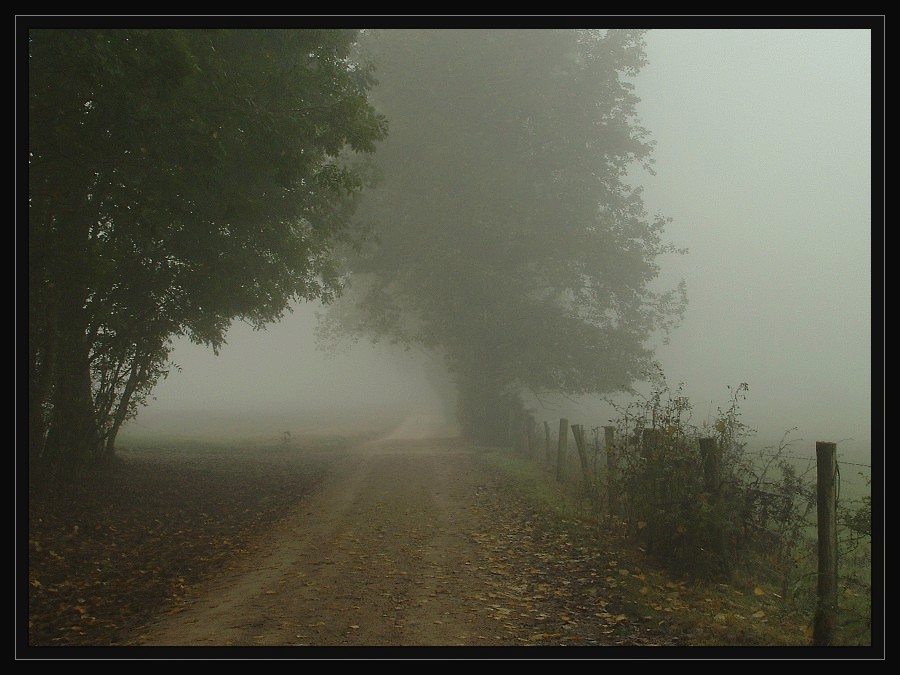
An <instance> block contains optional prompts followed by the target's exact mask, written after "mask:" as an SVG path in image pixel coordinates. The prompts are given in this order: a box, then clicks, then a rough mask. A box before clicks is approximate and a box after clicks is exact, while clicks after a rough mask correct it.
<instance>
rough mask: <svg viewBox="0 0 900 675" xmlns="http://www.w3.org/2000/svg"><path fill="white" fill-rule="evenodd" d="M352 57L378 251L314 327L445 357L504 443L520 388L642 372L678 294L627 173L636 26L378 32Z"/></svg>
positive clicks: (634, 135) (487, 429)
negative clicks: (358, 60)
mask: <svg viewBox="0 0 900 675" xmlns="http://www.w3.org/2000/svg"><path fill="white" fill-rule="evenodd" d="M362 44H363V46H364V49H365V50H367V53H368V54H370V55H371V58H372V59H373V60H374V61H375V63H376V64H377V67H378V73H379V86H378V87H377V88H376V89H374V90H373V92H372V100H373V101H375V102H376V105H377V106H378V107H379V109H380V110H381V111H382V112H383V113H384V114H385V115H386V116H387V117H388V118H389V119H390V121H391V136H390V138H388V139H387V140H386V141H385V142H384V143H383V144H381V145H380V146H379V149H378V152H377V160H378V163H379V167H380V170H381V171H382V173H383V181H382V182H381V183H380V184H379V189H378V190H377V191H373V192H372V193H370V194H368V195H367V196H366V197H365V198H364V200H363V202H362V203H361V204H360V207H359V209H358V211H357V215H358V216H359V217H360V218H364V219H366V221H367V222H371V223H372V224H373V228H374V230H375V232H376V234H377V237H378V239H379V242H380V245H379V246H377V247H374V248H367V250H366V251H365V252H364V254H363V255H360V256H357V257H356V258H355V259H354V260H353V262H352V264H351V267H352V270H353V272H354V277H353V278H354V286H355V289H354V294H355V297H356V301H357V302H356V304H355V305H353V306H349V305H346V304H345V303H341V304H342V305H343V306H341V305H339V306H337V307H335V308H334V311H333V312H332V313H331V316H330V317H329V318H328V321H327V322H326V325H325V326H324V328H323V331H324V332H325V333H331V334H334V333H338V334H343V335H354V336H357V337H359V336H369V337H373V338H375V339H381V338H387V339H391V340H395V341H399V342H402V343H406V344H421V345H424V346H426V347H429V348H433V349H435V350H436V351H437V352H438V353H442V354H443V355H444V356H445V359H446V364H447V367H448V369H449V371H450V373H451V374H452V376H453V377H454V379H455V381H456V384H457V389H458V398H459V411H458V416H459V421H460V423H461V428H462V431H463V433H464V435H466V436H468V437H471V438H475V439H480V440H485V441H492V442H494V441H498V440H500V439H501V438H502V437H503V434H504V433H505V431H506V425H507V420H508V418H509V416H508V410H509V408H510V407H512V408H513V409H514V410H515V409H517V408H520V407H521V400H522V399H521V397H522V395H523V394H524V393H528V392H531V393H534V394H545V393H550V392H562V393H566V394H572V395H581V394H592V393H594V394H596V393H604V392H609V391H613V390H616V389H620V388H622V387H627V386H628V385H630V384H631V383H633V382H635V381H636V380H638V379H640V375H641V373H642V372H643V371H645V370H647V369H648V367H649V365H650V363H651V361H652V357H653V351H652V349H651V348H650V347H648V346H647V345H646V342H647V339H648V338H649V337H650V336H651V335H653V334H654V333H655V331H657V330H659V329H663V330H668V329H670V328H671V327H672V326H673V325H674V324H675V322H676V321H677V320H678V318H679V317H680V315H681V312H682V311H683V307H684V289H683V287H682V286H679V287H678V288H676V289H674V290H671V291H668V292H665V293H657V292H654V291H653V289H652V283H653V281H654V279H655V278H656V277H657V275H658V265H657V263H656V258H657V257H658V256H659V255H661V254H663V253H666V252H670V251H674V249H673V248H672V247H671V246H670V245H668V244H666V243H664V242H663V241H662V232H663V229H664V226H665V224H666V219H664V218H662V217H649V216H648V215H647V213H646V212H645V209H644V206H643V202H642V197H641V190H640V188H637V189H632V188H630V187H629V186H628V185H627V184H626V174H627V171H628V169H629V167H630V166H631V165H632V164H633V163H640V164H641V165H643V166H645V167H647V168H650V164H651V159H650V153H651V148H652V143H651V142H650V141H649V140H648V132H647V131H646V130H645V129H643V128H642V127H641V126H640V125H639V124H638V123H637V119H636V115H635V104H636V103H637V101H638V99H637V98H636V97H635V95H634V94H633V92H632V85H631V84H630V83H629V82H628V81H627V80H626V78H625V77H624V76H632V75H635V74H637V72H638V71H639V69H640V68H641V66H642V65H643V64H644V52H643V37H642V33H641V32H639V31H618V30H610V31H587V30H584V31H582V30H422V31H419V30H384V31H380V32H374V33H371V34H368V35H367V36H366V38H365V39H364V40H363V43H362Z"/></svg>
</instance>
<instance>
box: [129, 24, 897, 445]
mask: <svg viewBox="0 0 900 675" xmlns="http://www.w3.org/2000/svg"><path fill="white" fill-rule="evenodd" d="M646 54H647V59H648V65H646V66H645V67H644V69H643V71H642V72H641V73H640V75H639V76H638V77H636V78H634V80H633V82H634V85H635V87H636V93H637V95H638V96H639V97H640V98H641V103H640V104H639V106H638V112H639V116H640V123H641V124H642V126H644V127H646V128H647V129H648V130H649V131H650V133H651V137H652V138H653V139H654V140H655V142H656V148H655V151H654V155H653V156H654V158H655V175H648V174H646V173H644V172H642V171H635V173H634V174H633V176H632V180H631V182H632V183H634V184H640V185H643V186H644V195H643V196H644V203H645V206H646V208H647V211H648V213H650V214H655V213H659V214H661V215H663V216H666V217H671V218H672V222H671V223H670V224H669V226H668V227H667V229H666V239H667V240H669V241H670V242H671V243H673V244H674V245H675V246H677V247H684V248H687V249H688V250H689V253H688V254H687V255H685V256H675V255H672V256H666V257H664V258H662V259H660V260H659V263H660V266H661V274H660V279H659V281H660V288H668V287H671V286H673V285H674V284H676V283H677V282H678V281H679V280H681V279H684V280H685V281H686V283H687V295H688V303H689V304H688V308H687V313H686V315H685V318H684V321H683V322H682V324H681V326H680V328H678V329H676V330H675V331H674V332H673V333H672V335H671V338H670V341H669V343H668V344H662V341H661V340H658V342H657V344H658V347H657V356H658V359H659V361H660V363H661V365H662V368H663V371H664V372H665V374H666V377H667V380H668V382H669V384H670V385H672V386H673V387H674V386H677V385H678V384H679V383H684V393H685V394H686V395H687V396H688V397H689V398H690V400H691V402H692V403H693V405H694V417H693V420H692V421H693V422H695V423H698V424H699V423H700V422H702V421H703V420H704V419H707V418H708V417H710V416H711V415H712V414H714V413H715V410H716V407H717V406H722V407H723V408H724V407H727V404H728V397H729V390H728V388H727V387H728V386H729V385H730V386H731V387H736V386H737V385H739V384H740V383H741V382H746V383H748V384H749V392H748V396H747V398H746V400H745V401H743V402H742V405H741V410H742V411H743V414H742V421H743V422H744V423H746V424H748V425H749V426H750V427H752V428H754V429H756V430H757V437H759V438H760V439H762V440H766V441H768V440H772V439H774V440H777V439H778V438H780V437H781V436H782V434H783V433H784V432H785V431H786V430H788V429H791V428H793V427H797V432H796V433H795V434H794V435H795V436H796V437H799V438H802V439H804V444H803V446H802V447H803V448H804V449H805V450H809V451H810V452H811V448H812V444H813V443H814V442H815V441H816V440H827V441H841V444H840V445H839V451H841V452H849V453H855V452H859V451H861V452H867V451H868V449H869V444H870V438H871V420H872V333H871V330H872V309H873V305H872V288H871V285H872V264H873V260H872V249H871V245H872V233H873V228H872V213H871V180H872V175H871V159H872V157H871V141H872V138H871V115H872V99H871V87H872V81H871V66H872V63H871V36H870V33H869V31H868V30H850V29H823V30H809V29H804V30H786V29H773V30H768V29H766V30H738V29H730V30H713V29H701V30H688V29H669V30H652V31H650V32H648V33H647V36H646ZM878 225H879V227H878V228H877V229H876V232H877V233H879V235H878V236H880V232H881V227H880V225H881V224H880V223H879V224H878ZM876 264H880V261H876ZM881 309H882V308H881V307H878V308H876V311H881ZM321 311H323V308H322V307H321V306H320V305H318V304H315V303H307V304H303V305H299V306H297V307H296V308H295V311H294V312H293V313H292V314H289V315H287V316H286V317H285V318H284V319H283V320H282V321H281V322H280V323H278V324H273V325H270V326H269V327H268V329H267V330H265V331H253V330H252V329H251V328H250V327H248V326H246V325H243V324H241V323H236V324H235V325H234V326H233V327H232V328H231V330H230V331H229V333H228V344H227V345H226V346H225V347H223V349H222V350H221V353H220V354H219V355H218V356H216V355H214V354H213V352H212V350H211V349H208V348H206V347H201V346H197V345H192V344H190V343H189V342H188V341H187V340H184V341H181V342H178V343H176V346H175V349H174V351H173V354H172V359H173V361H174V362H175V364H177V365H178V366H179V368H180V370H174V369H173V371H172V372H171V374H170V375H169V377H168V378H167V379H165V380H163V381H161V382H160V384H159V385H158V386H157V387H156V389H155V390H154V395H153V399H152V400H151V401H150V404H149V405H148V406H147V407H146V408H144V409H142V410H141V411H140V412H139V414H138V416H137V418H136V419H134V420H132V421H131V422H130V423H129V424H128V426H127V427H126V428H125V429H124V430H123V441H127V437H128V436H129V435H133V434H144V433H167V434H172V433H183V434H192V433H197V434H233V433H246V434H271V435H272V436H275V435H277V434H279V433H281V432H283V431H285V430H288V431H291V432H292V433H301V434H302V433H353V432H355V431H360V430H366V429H372V428H382V427H394V426H396V425H399V424H402V423H403V421H404V420H407V424H409V422H408V420H410V419H415V420H418V424H420V425H424V426H421V427H420V428H421V430H422V431H426V429H425V427H426V426H427V427H428V428H427V431H428V432H430V433H435V434H453V433H455V425H454V422H453V419H452V414H453V413H452V409H449V408H452V401H449V400H448V397H447V395H446V391H445V389H444V388H443V387H442V386H441V383H440V382H438V381H436V379H435V377H434V375H433V374H431V373H430V372H429V371H428V369H427V368H426V366H425V364H426V358H425V356H424V354H423V353H422V352H420V351H416V350H412V351H409V352H407V351H404V350H402V349H400V348H391V347H389V346H385V345H374V346H373V345H370V344H368V343H362V342H361V343H358V344H355V345H347V346H346V347H345V348H344V349H343V350H341V351H339V352H338V353H336V354H326V353H324V352H323V351H321V350H319V349H317V347H316V336H315V328H316V323H317V318H316V315H317V313H318V312H321ZM638 388H639V389H640V387H638ZM619 399H620V400H621V401H623V402H625V401H627V400H628V397H627V396H622V397H619ZM533 407H534V415H535V417H536V418H537V420H538V421H539V422H540V421H542V420H544V419H547V420H554V419H555V418H557V417H559V416H561V415H565V416H568V417H569V418H570V422H572V423H582V424H585V425H586V426H598V425H603V424H607V423H609V420H610V417H611V416H612V415H613V414H614V413H613V412H612V411H611V410H610V409H609V407H608V406H606V405H605V404H604V403H603V402H601V401H597V400H573V399H565V398H560V397H556V398H547V399H542V401H541V402H540V403H538V402H535V403H534V404H533ZM845 439H852V440H845ZM807 446H809V448H807ZM804 454H809V453H804Z"/></svg>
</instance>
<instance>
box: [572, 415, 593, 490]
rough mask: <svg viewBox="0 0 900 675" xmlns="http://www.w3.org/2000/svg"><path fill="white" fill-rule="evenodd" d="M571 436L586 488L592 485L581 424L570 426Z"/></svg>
mask: <svg viewBox="0 0 900 675" xmlns="http://www.w3.org/2000/svg"><path fill="white" fill-rule="evenodd" d="M572 436H573V437H574V438H575V447H576V448H577V449H578V459H579V461H580V462H581V475H582V476H583V478H584V484H585V486H586V487H590V485H591V484H592V483H593V480H592V478H591V469H590V466H589V465H588V455H587V446H586V445H585V442H584V427H583V426H582V425H581V424H573V425H572Z"/></svg>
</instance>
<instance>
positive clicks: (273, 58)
mask: <svg viewBox="0 0 900 675" xmlns="http://www.w3.org/2000/svg"><path fill="white" fill-rule="evenodd" d="M355 38H356V31H347V30H175V29H170V30H130V29H127V30H126V29H112V30H102V29H98V30H93V29H90V30H89V29H78V30H52V29H40V30H33V31H31V32H30V33H29V34H28V84H29V89H28V123H29V138H28V149H29V164H28V186H29V195H28V197H29V199H28V219H29V230H28V244H29V248H28V263H29V350H28V359H29V426H30V438H29V441H30V459H31V460H32V461H33V462H34V466H35V467H37V466H38V463H40V464H41V465H43V466H52V467H57V468H59V467H64V468H65V469H66V470H68V469H69V468H76V469H77V468H79V467H83V466H86V465H88V464H90V463H91V462H94V461H97V460H99V459H102V458H104V457H107V456H109V455H110V454H111V453H113V452H114V444H115V438H116V435H117V433H118V430H119V428H120V427H121V425H122V423H123V422H124V421H125V420H126V419H128V418H129V417H130V416H133V414H134V413H135V411H136V409H137V406H139V405H140V404H141V403H142V402H144V401H145V399H146V397H147V396H148V394H149V393H150V391H151V390H152V388H153V386H154V385H155V384H156V382H157V381H158V380H159V378H160V377H162V376H164V375H165V374H166V369H167V368H168V356H169V352H170V348H171V344H172V338H173V337H174V336H182V335H186V336H188V337H189V338H190V339H191V340H193V341H194V342H196V343H199V344H207V345H209V346H211V347H212V348H213V349H214V350H218V348H219V347H220V346H221V345H222V344H223V342H224V339H225V333H226V331H227V328H228V327H229V325H230V324H231V322H232V321H233V320H235V319H240V320H244V321H248V322H250V323H251V324H252V325H253V326H255V327H257V328H262V327H264V326H265V325H266V324H267V323H269V322H272V321H276V320H277V319H279V318H280V317H281V316H282V315H283V313H284V312H285V311H287V310H289V308H290V304H291V303H292V302H293V301H295V300H300V299H314V298H321V299H324V300H326V301H327V300H329V299H332V298H333V297H334V296H335V295H336V294H337V293H338V292H339V291H340V288H341V285H342V279H341V273H340V267H339V265H338V263H337V260H336V257H335V254H334V249H335V245H336V244H337V242H357V241H358V238H357V237H355V236H354V235H353V234H352V231H351V229H350V228H349V216H350V214H351V213H352V209H353V207H354V200H355V198H356V196H357V195H358V194H359V193H360V192H361V191H362V189H363V188H364V187H365V186H366V185H367V184H368V181H369V171H368V169H367V168H366V166H365V162H364V161H362V159H361V158H364V157H365V156H366V155H367V154H368V153H371V152H372V151H373V150H374V145H373V143H374V141H376V140H378V139H380V138H382V137H383V136H384V134H385V129H386V127H385V121H384V119H383V118H382V117H381V116H379V115H378V114H376V112H375V111H374V110H373V108H372V107H371V106H370V105H369V103H368V99H367V92H368V89H369V88H370V87H371V85H372V79H371V76H370V73H369V71H368V70H367V69H366V68H364V67H362V66H361V65H360V64H359V63H358V62H357V61H356V60H354V59H353V58H352V49H353V45H354V41H355Z"/></svg>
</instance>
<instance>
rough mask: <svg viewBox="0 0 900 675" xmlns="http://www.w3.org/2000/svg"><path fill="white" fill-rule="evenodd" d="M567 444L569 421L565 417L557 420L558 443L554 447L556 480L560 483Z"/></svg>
mask: <svg viewBox="0 0 900 675" xmlns="http://www.w3.org/2000/svg"><path fill="white" fill-rule="evenodd" d="M568 444H569V420H567V419H566V418H565V417H560V419H559V442H558V443H557V446H556V480H557V481H559V482H562V478H563V465H564V464H565V461H566V452H567V450H568Z"/></svg>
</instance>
